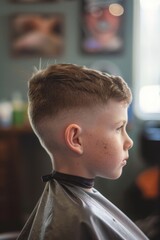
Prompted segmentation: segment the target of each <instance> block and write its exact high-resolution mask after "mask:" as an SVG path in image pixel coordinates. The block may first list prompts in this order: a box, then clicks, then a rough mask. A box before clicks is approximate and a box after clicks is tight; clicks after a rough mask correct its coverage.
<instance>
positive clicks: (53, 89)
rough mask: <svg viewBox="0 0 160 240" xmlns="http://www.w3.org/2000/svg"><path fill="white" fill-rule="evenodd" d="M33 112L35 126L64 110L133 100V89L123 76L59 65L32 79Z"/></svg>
mask: <svg viewBox="0 0 160 240" xmlns="http://www.w3.org/2000/svg"><path fill="white" fill-rule="evenodd" d="M28 96H29V106H30V110H29V114H30V119H31V121H32V123H33V126H34V127H35V128H37V127H38V123H39V122H40V121H41V120H43V119H44V118H45V117H53V118H56V115H57V114H58V113H59V112H61V111H63V110H65V111H66V110H70V109H75V110H77V109H78V108H90V107H91V106H95V105H105V104H106V103H107V102H108V100H109V99H114V100H116V101H126V103H128V104H129V103H130V102H131V91H130V89H129V88H128V86H127V84H126V82H125V81H124V80H123V79H122V78H121V77H119V76H111V75H109V74H106V73H101V72H99V71H96V70H93V69H89V68H86V67H81V66H77V65H73V64H55V65H51V66H49V67H48V68H47V69H44V70H40V71H38V72H37V73H36V74H34V75H33V77H32V78H31V79H30V81H29V94H28Z"/></svg>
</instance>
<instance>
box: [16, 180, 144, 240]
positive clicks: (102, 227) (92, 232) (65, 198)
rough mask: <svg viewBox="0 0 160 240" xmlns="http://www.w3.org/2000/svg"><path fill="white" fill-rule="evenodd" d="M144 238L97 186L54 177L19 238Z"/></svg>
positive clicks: (33, 239) (101, 239)
mask: <svg viewBox="0 0 160 240" xmlns="http://www.w3.org/2000/svg"><path fill="white" fill-rule="evenodd" d="M120 239H121V240H122V239H123V240H124V239H125V240H145V239H148V238H147V237H146V236H145V235H144V234H143V233H142V232H141V231H140V230H139V229H138V228H137V227H136V225H135V224H134V223H133V222H132V221H131V220H130V219H128V217H126V215H124V214H123V213H122V212H121V211H120V210H119V209H118V208H117V207H116V206H114V205H113V204H112V203H111V202H110V201H109V200H107V199H106V198H105V197H103V196H102V195H101V194H100V193H99V192H98V191H97V190H95V189H94V188H92V192H89V191H87V190H84V189H83V188H81V187H79V186H76V185H74V184H68V183H61V182H59V181H58V180H55V179H52V180H51V181H49V182H48V183H46V187H45V189H44V192H43V194H42V196H41V198H40V200H39V202H38V203H37V206H36V207H35V209H34V211H33V212H32V214H31V216H30V218H29V220H28V222H27V223H26V225H25V226H24V228H23V229H22V232H21V233H20V236H19V237H18V240H120Z"/></svg>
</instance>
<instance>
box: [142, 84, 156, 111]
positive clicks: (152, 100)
mask: <svg viewBox="0 0 160 240" xmlns="http://www.w3.org/2000/svg"><path fill="white" fill-rule="evenodd" d="M140 108H141V110H142V111H143V112H145V113H156V112H157V113H160V85H147V86H144V87H142V88H141V89H140Z"/></svg>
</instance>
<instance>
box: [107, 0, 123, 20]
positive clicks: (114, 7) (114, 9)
mask: <svg viewBox="0 0 160 240" xmlns="http://www.w3.org/2000/svg"><path fill="white" fill-rule="evenodd" d="M109 11H110V13H111V14H112V15H113V16H116V17H119V16H121V15H122V14H123V13H124V8H123V6H122V5H120V4H118V3H113V4H110V5H109Z"/></svg>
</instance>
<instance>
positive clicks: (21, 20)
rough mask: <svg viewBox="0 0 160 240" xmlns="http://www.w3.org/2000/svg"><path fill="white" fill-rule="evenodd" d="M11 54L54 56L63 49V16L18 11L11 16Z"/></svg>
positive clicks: (59, 53)
mask: <svg viewBox="0 0 160 240" xmlns="http://www.w3.org/2000/svg"><path fill="white" fill-rule="evenodd" d="M10 26H11V40H10V44H11V54H12V55H13V56H20V57H22V56H40V57H55V56H59V55H61V54H62V53H63V51H64V17H63V16H62V15H57V14H37V13H33V14H32V13H20V14H16V15H14V16H12V17H11V19H10Z"/></svg>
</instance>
